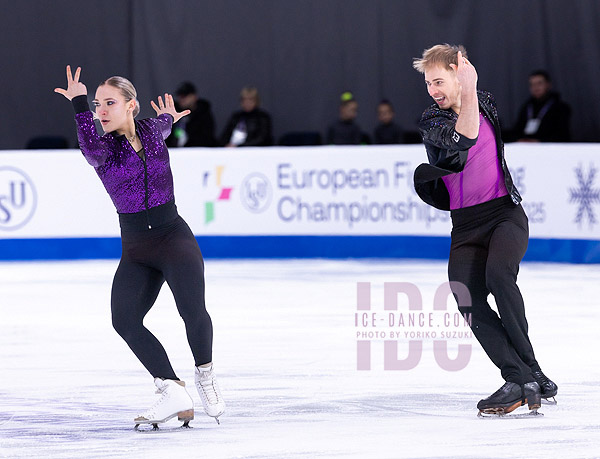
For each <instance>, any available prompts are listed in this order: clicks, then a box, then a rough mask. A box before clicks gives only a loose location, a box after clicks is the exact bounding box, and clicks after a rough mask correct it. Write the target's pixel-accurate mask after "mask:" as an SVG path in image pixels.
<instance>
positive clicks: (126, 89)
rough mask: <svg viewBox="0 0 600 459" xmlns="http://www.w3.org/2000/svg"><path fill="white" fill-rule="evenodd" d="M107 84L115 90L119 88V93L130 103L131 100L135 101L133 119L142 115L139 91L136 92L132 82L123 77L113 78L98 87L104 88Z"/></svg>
mask: <svg viewBox="0 0 600 459" xmlns="http://www.w3.org/2000/svg"><path fill="white" fill-rule="evenodd" d="M105 84H107V85H109V86H112V87H113V88H117V89H118V90H119V91H121V94H122V95H123V97H124V98H125V100H126V101H127V102H129V101H130V100H135V107H134V108H133V117H134V118H135V117H136V116H138V114H139V113H140V103H139V101H138V100H137V91H136V90H135V87H134V86H133V83H132V82H131V81H129V80H128V79H127V78H124V77H121V76H112V77H110V78H108V79H106V80H104V81H103V82H102V83H100V84H99V85H98V87H100V86H104V85H105Z"/></svg>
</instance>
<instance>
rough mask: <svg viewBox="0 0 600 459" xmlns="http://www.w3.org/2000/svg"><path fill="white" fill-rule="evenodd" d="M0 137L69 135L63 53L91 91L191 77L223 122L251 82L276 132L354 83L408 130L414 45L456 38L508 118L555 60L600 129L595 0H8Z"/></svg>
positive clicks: (297, 124)
mask: <svg viewBox="0 0 600 459" xmlns="http://www.w3.org/2000/svg"><path fill="white" fill-rule="evenodd" d="M0 5H1V8H2V10H1V15H0V30H1V32H0V33H1V34H2V35H1V37H2V45H1V46H0V59H1V62H2V73H1V77H0V100H1V101H2V109H1V110H0V113H1V115H0V116H1V117H2V118H1V120H0V148H2V149H9V148H23V147H24V146H25V144H26V142H27V140H28V139H29V138H30V137H33V136H38V135H48V134H53V135H62V136H66V137H68V138H69V141H70V143H71V145H72V146H74V144H75V132H74V125H73V115H72V109H71V107H70V104H69V103H68V102H67V101H66V100H65V99H63V98H62V96H59V95H58V94H54V93H53V92H52V90H53V88H54V87H56V86H63V87H64V86H65V73H64V67H65V65H66V64H71V65H72V66H77V65H80V66H82V67H83V73H82V81H83V82H84V83H86V84H87V86H88V90H89V92H90V94H93V93H94V91H95V88H96V85H97V83H98V82H99V81H101V80H103V79H105V78H106V77H108V76H111V75H114V74H119V75H123V76H126V77H128V78H130V79H131V80H132V81H133V82H134V84H135V85H136V87H137V90H138V95H139V99H140V102H141V103H142V114H141V115H142V116H151V115H153V113H154V112H153V111H152V109H151V108H150V104H149V101H150V99H151V98H155V97H156V96H157V95H158V94H161V93H164V92H165V91H169V92H172V91H173V90H174V89H175V88H176V86H177V85H178V83H179V82H181V81H182V80H186V79H189V80H191V81H193V82H194V83H195V84H196V85H197V87H198V88H199V91H200V93H201V95H202V96H203V97H205V98H207V99H209V100H210V101H211V102H212V104H213V110H214V114H215V118H216V121H217V131H218V133H220V131H221V129H222V128H223V127H224V124H225V122H226V119H227V117H228V116H229V114H230V113H231V112H232V111H233V110H236V109H237V108H238V96H239V90H240V88H241V87H242V86H244V85H247V84H252V85H256V86H257V87H258V88H259V91H260V93H261V97H262V105H263V107H264V108H265V109H267V110H268V111H269V112H271V114H272V116H273V121H274V133H275V137H276V138H279V137H280V136H281V135H282V134H283V133H285V132H288V131H293V130H317V131H320V132H322V133H323V132H324V131H325V129H326V126H327V125H328V124H329V123H331V122H332V121H333V120H334V119H335V118H336V117H337V105H338V100H339V94H340V93H341V92H343V91H345V90H350V91H352V92H353V93H354V94H355V96H356V97H357V99H358V101H359V104H360V107H359V117H358V122H359V124H360V125H361V126H362V127H363V129H364V130H365V131H367V132H369V133H371V132H372V130H373V128H374V126H375V123H376V119H375V118H376V117H375V108H376V105H377V102H378V101H379V100H380V99H381V98H383V97H385V98H388V99H390V100H391V101H392V102H393V104H394V105H395V108H396V113H397V119H398V121H399V123H400V124H401V125H402V126H403V127H404V128H405V129H407V130H411V129H415V126H414V125H415V122H416V120H417V119H418V118H419V116H420V113H421V112H422V110H423V108H424V107H425V106H427V105H428V104H429V103H430V99H429V97H428V95H427V93H426V90H425V86H424V84H423V78H422V76H421V75H420V74H418V73H417V72H415V71H414V70H413V69H412V67H411V63H412V58H414V57H417V56H420V54H421V52H422V50H423V49H424V48H426V47H429V46H431V45H433V44H436V43H440V42H448V43H454V44H458V43H462V44H464V45H465V46H466V48H467V50H468V52H469V56H470V58H471V60H472V62H473V63H474V65H475V66H476V68H477V70H478V72H479V87H480V88H482V89H487V90H490V91H492V92H493V93H494V94H495V95H496V98H497V100H498V103H499V112H500V115H501V118H502V121H503V124H504V125H505V126H509V125H511V124H512V123H513V122H514V119H515V117H516V112H517V110H518V108H519V106H520V105H521V103H522V102H523V101H524V99H525V98H526V97H527V95H528V90H527V76H528V74H529V72H530V71H531V70H533V69H537V68H545V69H547V70H548V71H549V72H550V73H551V75H552V76H553V80H554V86H555V88H556V89H557V90H558V91H559V92H561V94H562V95H563V98H564V99H565V100H566V101H567V102H568V103H569V104H571V106H572V107H573V117H572V132H573V136H574V140H577V141H599V140H600V121H599V119H600V118H599V116H598V115H599V114H598V110H599V108H598V107H600V90H599V89H598V88H599V85H598V82H599V81H600V2H599V1H598V0H577V1H570V2H567V1H564V0H545V1H544V0H503V1H481V0H453V1H450V0H419V1H404V0H295V1H292V0H219V1H216V0H214V1H208V0H198V1H196V0H171V1H164V0H104V1H83V0H77V1H76V0H53V1H47V0H23V1H14V0H12V1H7V0H0Z"/></svg>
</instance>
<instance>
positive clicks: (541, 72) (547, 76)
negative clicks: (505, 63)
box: [529, 69, 552, 83]
mask: <svg viewBox="0 0 600 459" xmlns="http://www.w3.org/2000/svg"><path fill="white" fill-rule="evenodd" d="M534 76H541V77H543V78H544V79H545V80H546V81H547V82H548V83H551V82H552V80H551V79H550V74H549V73H548V72H546V71H545V70H541V69H540V70H534V71H533V72H531V73H530V74H529V78H531V77H534Z"/></svg>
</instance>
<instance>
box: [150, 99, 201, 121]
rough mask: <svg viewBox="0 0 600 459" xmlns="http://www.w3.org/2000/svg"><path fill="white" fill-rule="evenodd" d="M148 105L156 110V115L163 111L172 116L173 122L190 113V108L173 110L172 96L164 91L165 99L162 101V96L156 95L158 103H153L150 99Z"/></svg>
mask: <svg viewBox="0 0 600 459" xmlns="http://www.w3.org/2000/svg"><path fill="white" fill-rule="evenodd" d="M150 105H152V108H153V109H154V110H155V111H156V116H158V115H162V114H163V113H168V114H169V115H171V116H172V117H173V124H175V123H176V122H177V121H179V120H180V119H181V118H183V117H184V116H186V115H189V114H190V113H192V112H191V111H190V110H184V111H182V112H178V111H177V110H175V102H173V96H172V95H171V94H167V93H165V101H164V102H163V100H162V97H160V96H158V105H156V104H155V103H154V101H153V100H151V101H150Z"/></svg>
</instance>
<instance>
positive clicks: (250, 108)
mask: <svg viewBox="0 0 600 459" xmlns="http://www.w3.org/2000/svg"><path fill="white" fill-rule="evenodd" d="M259 105H260V98H259V97H258V90H257V89H256V88H254V87H249V86H246V87H245V88H243V89H242V91H241V93H240V106H241V107H242V109H241V110H240V111H237V112H234V113H233V115H231V118H230V119H229V122H228V123H227V126H226V127H225V130H224V131H223V134H222V135H221V145H224V146H226V147H264V146H269V145H272V144H273V136H272V134H271V116H270V115H269V114H268V113H267V112H266V111H264V110H262V109H260V108H259Z"/></svg>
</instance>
